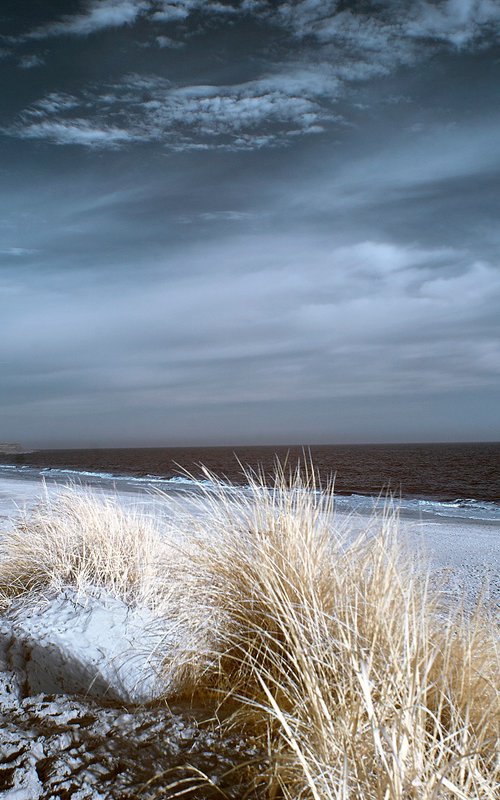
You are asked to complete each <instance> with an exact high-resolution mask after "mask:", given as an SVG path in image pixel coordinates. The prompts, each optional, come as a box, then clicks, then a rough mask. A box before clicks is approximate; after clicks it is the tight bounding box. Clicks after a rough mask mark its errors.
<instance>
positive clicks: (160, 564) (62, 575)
mask: <svg viewBox="0 0 500 800" xmlns="http://www.w3.org/2000/svg"><path fill="white" fill-rule="evenodd" d="M166 547H167V542H166V540H165V539H164V538H162V536H161V534H160V531H159V528H158V523H157V522H156V521H155V520H154V518H152V517H150V516H149V517H148V516H147V515H145V514H144V513H142V512H141V511H140V510H139V509H137V508H134V507H128V508H126V509H125V508H123V507H121V506H120V504H119V503H118V502H117V500H116V499H115V498H112V497H106V496H104V495H101V494H99V493H93V492H91V491H82V490H77V489H76V488H67V489H64V490H63V491H61V493H60V494H58V495H57V496H56V497H55V498H54V499H51V498H50V497H49V495H48V494H46V496H45V498H44V499H43V500H42V501H41V502H39V503H38V504H37V505H36V506H35V508H33V509H32V510H30V511H29V512H25V513H24V514H22V515H21V517H20V519H19V520H18V521H17V522H16V524H14V525H13V526H11V527H10V528H9V530H8V531H5V532H4V533H3V535H2V536H1V537H0V605H3V606H6V605H8V604H9V603H10V602H11V601H12V600H13V599H14V598H16V597H19V596H22V595H26V594H31V593H40V592H42V593H43V592H47V591H50V590H55V591H57V590H60V589H62V588H64V587H66V586H72V587H75V588H77V589H78V590H81V591H82V592H84V591H85V590H86V588H88V587H98V588H104V589H106V590H107V591H109V592H110V593H111V594H113V595H115V596H116V597H120V598H122V599H124V600H128V601H130V602H132V601H133V602H141V603H143V604H145V605H156V604H157V603H158V599H159V594H158V593H159V589H160V588H161V586H166V582H165V575H164V567H165V565H166V563H167V562H168V561H169V559H168V558H167V557H166ZM170 560H171V559H170ZM160 574H161V581H160Z"/></svg>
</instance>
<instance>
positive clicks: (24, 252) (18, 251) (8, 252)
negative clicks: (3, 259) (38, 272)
mask: <svg viewBox="0 0 500 800" xmlns="http://www.w3.org/2000/svg"><path fill="white" fill-rule="evenodd" d="M38 252H39V250H33V249H31V248H28V247H7V248H6V249H5V250H0V256H14V258H21V257H22V256H32V255H34V254H35V253H38Z"/></svg>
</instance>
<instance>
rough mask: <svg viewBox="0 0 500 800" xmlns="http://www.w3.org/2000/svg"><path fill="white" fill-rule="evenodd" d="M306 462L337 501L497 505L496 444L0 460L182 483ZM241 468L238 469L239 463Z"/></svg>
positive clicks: (499, 446)
mask: <svg viewBox="0 0 500 800" xmlns="http://www.w3.org/2000/svg"><path fill="white" fill-rule="evenodd" d="M304 457H305V459H306V460H307V459H309V457H310V458H311V459H312V462H313V464H314V466H315V468H316V470H317V471H318V473H319V475H320V477H321V479H322V481H324V482H326V481H328V479H329V478H331V477H332V476H335V490H336V493H337V494H339V495H370V496H374V495H375V496H376V495H378V494H380V493H381V492H382V493H385V492H391V493H393V494H395V495H397V496H398V497H399V496H401V497H403V498H429V499H434V500H437V501H441V502H445V503H467V502H470V501H475V502H489V503H499V504H500V443H499V442H497V443H487V444H484V443H482V444H398V445H321V446H319V445H314V446H311V447H309V448H307V449H304V448H303V447H299V446H291V447H283V446H279V447H271V446H270V447H196V448H163V447H162V448H125V449H98V450H39V451H35V452H33V453H29V454H26V455H23V456H15V457H13V456H3V457H0V462H2V463H3V464H5V465H12V466H15V467H16V468H17V469H24V470H26V469H29V468H30V467H33V468H37V469H38V470H41V471H42V472H43V473H44V474H45V475H48V476H50V474H51V473H52V472H53V473H54V474H56V473H57V472H60V471H64V470H67V471H68V473H67V474H71V473H72V472H73V471H74V472H75V473H76V474H78V473H81V474H84V475H85V474H86V473H100V474H101V475H102V476H103V477H106V478H113V477H120V476H123V477H125V476H129V477H131V478H139V479H149V478H162V479H167V480H168V479H170V480H173V481H174V482H175V481H176V480H177V481H179V482H180V481H181V478H180V476H182V474H183V470H187V471H188V472H189V473H191V474H193V475H194V476H196V477H198V476H200V475H201V469H200V465H201V464H203V465H205V467H207V468H208V469H209V470H210V471H212V472H214V473H215V474H216V475H218V476H220V477H224V478H227V479H228V480H229V481H231V482H233V483H238V484H244V483H245V476H244V475H243V473H242V469H241V466H240V463H241V464H243V465H245V466H250V467H251V468H253V469H262V470H264V473H265V474H266V476H267V477H268V478H269V479H270V478H271V475H272V474H273V471H274V466H275V463H276V459H279V460H280V462H281V463H285V462H286V464H287V466H288V467H292V468H293V467H294V466H295V465H296V464H297V462H298V461H304ZM238 462H240V463H238Z"/></svg>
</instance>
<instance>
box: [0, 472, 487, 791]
mask: <svg viewBox="0 0 500 800" xmlns="http://www.w3.org/2000/svg"><path fill="white" fill-rule="evenodd" d="M251 484H252V485H251V489H250V490H249V491H248V492H247V493H246V494H241V493H240V494H229V495H228V494H227V493H226V492H225V491H224V489H223V487H221V488H220V490H219V491H218V492H215V493H213V492H205V493H204V494H202V495H201V497H200V499H199V500H198V509H195V510H194V511H193V513H186V514H184V515H183V516H182V517H179V515H178V514H176V510H175V509H173V508H172V509H171V512H172V513H171V515H170V516H171V518H172V520H173V522H172V523H171V525H169V526H168V527H169V530H168V531H167V532H166V534H165V535H164V536H163V538H162V536H161V532H160V531H159V530H158V528H157V526H156V524H155V523H154V522H151V521H146V520H145V519H144V518H142V517H141V516H140V515H139V516H138V515H134V513H133V512H125V511H122V510H120V508H119V507H118V506H117V505H116V504H115V503H110V502H109V501H105V500H102V499H101V500H99V499H96V498H94V499H92V498H89V497H87V498H83V499H82V498H81V497H77V496H71V495H70V496H66V497H65V498H63V500H62V501H61V503H62V505H61V504H59V505H57V504H56V506H54V507H52V508H50V507H46V506H45V507H41V508H40V509H38V511H37V512H36V513H35V516H34V518H33V519H31V520H30V519H25V520H23V521H22V522H21V523H20V525H19V526H18V528H17V529H15V530H14V531H13V532H11V533H10V534H8V535H7V536H6V537H4V539H3V542H2V546H1V553H0V556H1V557H0V593H2V594H3V596H4V598H5V599H6V600H7V599H8V597H9V596H12V595H15V594H17V595H18V594H19V593H22V592H24V591H27V590H29V591H33V590H34V589H36V590H38V591H40V590H45V589H46V588H47V587H48V586H52V587H54V586H55V587H57V586H62V585H64V584H65V583H66V584H67V583H71V584H73V585H77V586H82V587H84V586H85V585H88V584H95V583H97V584H98V585H100V586H104V587H105V588H107V589H108V590H109V591H112V592H115V593H118V594H120V596H124V597H128V598H132V599H133V602H145V603H148V604H149V605H154V604H155V603H156V607H157V608H158V610H159V613H161V614H164V615H167V616H168V615H169V614H175V615H176V618H178V619H179V624H180V625H181V628H182V629H183V630H185V631H189V636H188V637H187V639H188V641H186V645H185V647H184V648H181V649H177V650H176V653H175V657H172V655H171V653H169V652H167V653H165V670H166V673H168V674H169V676H172V674H175V675H176V676H177V680H176V682H175V686H176V693H177V697H180V696H183V697H184V698H185V697H191V698H193V701H194V702H196V704H197V705H199V704H203V705H205V706H206V707H207V708H209V709H211V710H212V711H215V713H216V714H217V716H218V718H219V720H220V724H221V725H223V726H226V727H227V729H232V730H234V729H237V730H241V731H243V732H246V733H247V734H248V735H252V736H256V737H258V738H259V739H260V741H261V743H262V745H263V747H265V748H266V749H267V751H268V762H269V766H268V768H266V769H265V770H263V769H262V765H260V767H259V771H258V773H256V774H253V775H251V776H250V778H248V775H247V777H246V780H247V785H248V795H249V796H250V795H252V796H253V795H255V796H262V797H268V798H277V797H284V798H289V799H290V800H292V798H293V800H299V798H312V799H313V800H330V799H331V798H335V800H340V799H341V798H342V800H347V798H353V800H354V799H356V800H365V799H366V800H406V799H407V798H408V800H409V799H410V798H418V799H419V800H434V798H440V799H441V798H443V799H446V800H448V798H449V800H451V799H452V798H460V800H468V799H469V798H481V799H483V798H484V800H490V799H491V800H492V799H493V798H494V797H495V796H496V790H497V788H498V778H499V773H498V741H499V739H498V733H499V731H498V723H499V717H498V708H499V705H498V702H499V691H498V675H499V670H498V667H499V660H498V651H497V644H498V628H497V627H496V625H495V623H494V621H493V620H492V619H491V618H490V617H488V616H487V615H486V614H485V612H482V611H481V610H478V611H477V612H476V613H475V614H473V615H466V614H464V613H461V612H460V610H459V609H451V608H444V607H443V605H442V603H440V598H439V596H437V595H436V594H434V593H433V592H431V590H430V588H429V585H428V580H427V577H426V575H425V572H419V571H417V570H416V569H415V567H414V565H413V563H412V561H411V559H410V557H409V556H407V555H405V554H404V552H403V551H402V550H401V548H400V546H399V544H398V540H397V520H396V519H395V517H394V516H391V515H390V514H385V515H384V514H382V515H381V516H380V518H379V519H378V520H376V521H373V522H372V524H371V527H370V529H369V530H367V531H365V532H364V533H362V534H360V535H359V534H358V535H355V536H354V535H352V534H350V532H349V530H348V529H346V528H344V529H343V530H338V529H337V528H336V524H335V519H334V518H332V511H333V509H332V502H333V501H332V495H331V493H329V492H322V493H321V492H317V491H315V490H316V487H315V485H314V479H313V477H312V476H310V475H309V476H308V475H307V474H306V475H305V477H304V478H301V476H300V474H297V475H295V477H294V480H293V481H292V485H291V486H290V481H289V480H285V479H284V476H283V475H282V474H280V473H279V472H278V475H277V478H276V482H275V485H274V488H272V489H271V490H266V489H264V488H263V486H262V482H261V481H260V480H253V481H251ZM170 502H171V501H170V500H169V499H168V497H165V498H164V503H165V504H168V503H170ZM179 528H181V529H179ZM170 699H171V698H170ZM249 769H250V772H251V766H250V767H249ZM188 788H189V787H187V786H185V785H182V787H179V788H178V790H177V791H178V792H181V791H182V792H183V791H185V790H186V789H188ZM198 791H199V790H198ZM175 795H176V790H174V789H173V788H172V789H171V790H169V791H168V792H167V793H166V795H165V796H168V797H173V796H175Z"/></svg>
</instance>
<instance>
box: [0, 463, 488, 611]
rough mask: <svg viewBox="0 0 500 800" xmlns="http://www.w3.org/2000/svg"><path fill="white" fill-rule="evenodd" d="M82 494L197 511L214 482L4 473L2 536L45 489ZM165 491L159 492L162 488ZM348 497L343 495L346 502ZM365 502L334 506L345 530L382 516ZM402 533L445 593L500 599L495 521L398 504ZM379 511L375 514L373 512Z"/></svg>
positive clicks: (159, 510) (155, 508)
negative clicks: (172, 501)
mask: <svg viewBox="0 0 500 800" xmlns="http://www.w3.org/2000/svg"><path fill="white" fill-rule="evenodd" d="M68 487H69V488H72V489H76V491H77V492H80V491H81V492H85V491H91V492H96V493H97V494H99V495H105V496H111V497H114V498H117V499H118V501H119V503H120V504H121V505H123V506H133V507H136V508H137V507H140V508H141V509H142V510H143V511H145V512H146V513H148V514H152V515H155V516H159V517H161V516H162V514H163V513H164V507H163V504H162V498H161V494H160V492H163V491H165V492H166V494H167V495H168V496H175V498H176V502H178V504H179V505H180V506H185V508H186V510H192V509H193V506H194V503H193V502H191V503H190V500H193V501H195V500H196V498H199V497H200V494H202V493H203V492H204V491H207V492H208V493H209V494H210V486H205V487H202V488H200V487H198V488H196V485H195V484H194V483H189V482H185V483H177V482H173V483H170V482H163V484H162V485H158V482H155V481H151V482H148V481H145V482H140V483H137V482H133V481H130V480H129V479H128V478H127V477H123V478H122V479H118V480H117V479H116V478H112V479H102V478H101V479H98V478H95V479H93V480H91V479H90V478H89V476H85V479H83V480H81V481H71V480H70V478H69V476H68V475H67V474H66V475H61V476H58V477H55V476H50V477H49V476H46V475H45V476H39V477H38V478H35V477H32V476H28V475H27V474H26V473H25V474H22V472H21V473H20V474H16V475H11V476H6V475H2V474H0V534H1V527H4V526H7V527H8V526H9V521H12V520H14V519H15V518H16V517H18V516H19V515H20V514H21V513H22V510H23V508H30V507H33V506H34V505H35V504H36V502H37V501H38V500H39V499H40V498H41V497H42V494H43V493H44V492H45V491H46V492H48V494H49V496H54V497H55V496H56V495H57V494H58V493H59V492H60V491H61V490H64V488H68ZM158 490H160V492H159V491H158ZM243 490H244V487H231V486H229V487H228V494H229V496H231V494H232V495H233V496H234V493H235V492H236V493H238V492H239V491H243ZM342 499H343V498H341V501H342ZM367 500H368V501H369V502H367V503H366V504H365V505H362V506H359V505H352V506H349V504H348V503H346V504H344V505H343V504H342V502H340V503H339V502H338V498H337V501H336V505H335V513H334V517H335V524H336V525H337V526H338V527H339V528H340V529H342V528H346V527H347V526H348V527H349V528H350V530H352V531H353V533H356V532H359V531H361V530H362V529H363V528H365V527H366V523H367V520H373V519H374V518H375V519H376V518H377V514H378V515H379V516H380V514H381V512H382V511H383V508H384V505H383V503H381V502H380V501H379V502H377V498H367ZM394 508H395V509H398V520H399V521H398V531H399V536H400V537H401V539H402V541H403V542H404V544H405V547H407V548H408V549H409V550H410V551H413V553H414V554H415V556H416V557H417V558H418V559H419V560H421V561H422V562H423V563H424V564H425V563H428V564H429V567H430V569H431V572H432V574H433V575H434V578H435V579H441V578H442V579H443V581H444V582H445V584H446V589H445V590H444V591H445V592H446V593H450V595H451V596H453V597H454V598H456V599H459V598H460V595H463V598H464V601H465V602H466V604H467V605H470V604H471V603H473V602H474V598H476V597H478V596H479V595H480V594H481V593H482V591H483V589H484V585H485V583H487V584H488V593H489V595H490V598H491V601H492V602H493V603H500V535H499V533H500V527H499V523H498V522H497V521H496V520H481V519H476V518H466V517H465V518H464V517H462V516H459V515H458V514H456V515H455V516H453V515H452V513H451V512H452V509H450V510H449V513H448V515H447V516H444V515H443V516H441V515H435V514H432V512H427V513H426V514H425V515H422V514H419V513H418V512H411V511H408V509H406V510H401V509H400V508H398V503H397V502H395V503H394ZM374 510H375V515H374Z"/></svg>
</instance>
